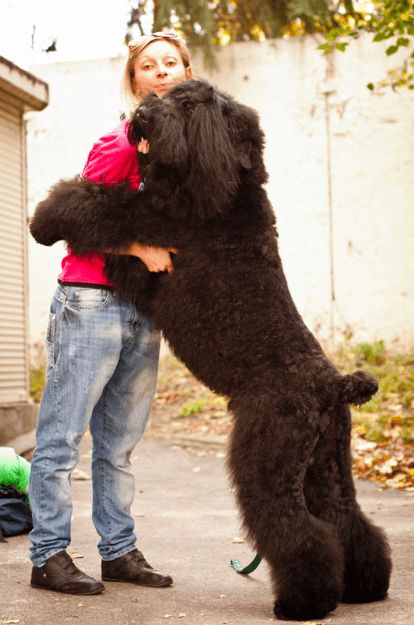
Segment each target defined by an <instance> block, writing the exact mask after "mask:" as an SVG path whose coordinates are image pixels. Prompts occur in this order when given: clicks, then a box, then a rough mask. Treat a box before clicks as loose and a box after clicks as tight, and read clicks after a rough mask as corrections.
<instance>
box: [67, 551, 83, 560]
mask: <svg viewBox="0 0 414 625" xmlns="http://www.w3.org/2000/svg"><path fill="white" fill-rule="evenodd" d="M68 555H69V556H70V557H71V558H72V560H76V559H77V558H83V557H84V556H83V555H82V554H81V553H78V552H77V551H68Z"/></svg>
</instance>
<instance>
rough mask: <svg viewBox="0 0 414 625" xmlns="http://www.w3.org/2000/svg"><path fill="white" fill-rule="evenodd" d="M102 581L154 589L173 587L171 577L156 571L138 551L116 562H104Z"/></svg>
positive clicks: (116, 559)
mask: <svg viewBox="0 0 414 625" xmlns="http://www.w3.org/2000/svg"><path fill="white" fill-rule="evenodd" d="M102 579H103V580H104V581H105V582H131V583H132V584H140V585H141V586H152V587H153V588H163V587H164V586H171V584H172V582H173V580H172V577H171V576H170V575H165V574H164V573H160V572H158V571H154V569H153V568H152V566H151V565H150V564H148V562H147V561H146V559H145V558H144V556H143V555H142V553H141V552H140V551H138V549H134V550H133V551H129V552H128V553H126V554H125V555H124V556H121V557H119V558H115V560H102Z"/></svg>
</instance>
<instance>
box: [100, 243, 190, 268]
mask: <svg viewBox="0 0 414 625" xmlns="http://www.w3.org/2000/svg"><path fill="white" fill-rule="evenodd" d="M104 251H105V253H106V254H118V255H122V256H125V255H126V256H135V257H136V258H139V259H140V260H142V262H143V263H144V265H145V266H146V268H147V269H148V271H151V272H153V273H158V272H161V271H168V273H171V272H172V271H174V267H173V264H172V261H171V256H170V253H172V254H178V250H177V248H174V247H169V248H164V247H154V246H149V245H141V244H140V243H131V245H130V246H129V247H128V248H124V249H118V250H113V249H110V250H104Z"/></svg>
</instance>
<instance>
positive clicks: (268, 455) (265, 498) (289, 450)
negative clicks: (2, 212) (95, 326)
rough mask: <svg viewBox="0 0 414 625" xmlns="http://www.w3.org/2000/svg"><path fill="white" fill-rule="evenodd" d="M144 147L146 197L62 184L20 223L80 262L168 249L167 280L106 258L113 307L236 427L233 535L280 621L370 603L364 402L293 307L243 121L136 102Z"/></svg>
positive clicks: (216, 101) (196, 102) (355, 378)
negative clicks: (361, 475)
mask: <svg viewBox="0 0 414 625" xmlns="http://www.w3.org/2000/svg"><path fill="white" fill-rule="evenodd" d="M142 132H144V133H145V135H146V137H147V138H148V139H149V141H150V145H151V151H150V159H149V163H148V164H147V166H146V167H145V171H144V174H145V190H144V191H142V192H140V193H136V192H133V191H131V190H130V189H129V188H128V187H127V185H115V186H113V187H105V186H103V185H99V184H93V183H91V182H89V181H87V180H84V179H82V178H79V177H78V178H75V179H73V180H68V181H61V182H59V183H58V184H57V185H56V186H55V187H54V188H52V190H51V191H50V194H49V196H48V197H47V198H46V200H44V201H43V202H41V203H40V204H39V205H38V207H37V209H36V212H35V215H34V217H33V220H32V222H31V226H30V228H31V233H32V235H33V236H34V238H35V239H36V240H37V241H39V242H40V243H43V244H45V245H51V244H52V243H54V242H55V241H57V240H60V239H63V240H65V241H67V243H68V244H69V246H70V247H71V249H73V250H74V251H75V252H76V253H78V254H82V253H86V252H89V251H99V250H108V249H114V248H119V247H125V246H127V245H129V244H130V243H131V242H133V241H136V240H137V241H139V242H141V243H144V244H148V245H158V246H164V247H177V248H178V249H179V254H178V255H177V256H176V257H175V258H174V272H173V273H172V274H162V275H154V274H149V273H148V272H147V271H146V270H145V267H144V265H143V264H142V263H141V262H140V261H139V260H137V259H135V258H132V257H128V256H118V255H113V254H112V255H108V257H107V264H106V270H107V273H108V275H109V277H110V278H111V279H112V281H113V282H114V284H115V285H116V289H117V291H118V292H119V293H120V294H121V295H122V296H124V297H136V298H137V301H138V305H139V306H140V307H141V309H142V311H143V312H144V313H145V314H146V315H148V316H149V317H150V318H151V319H152V320H153V322H154V323H155V324H156V325H157V326H158V327H159V328H161V329H162V331H163V334H164V336H165V338H166V340H167V341H168V343H169V345H170V346H171V348H172V350H173V351H174V352H175V354H176V355H177V356H178V357H179V358H180V359H181V360H182V361H183V362H184V363H185V364H186V365H187V366H188V368H189V369H190V370H191V371H192V372H193V373H194V374H195V375H196V376H197V377H198V378H199V380H201V381H202V382H203V383H204V384H206V385H208V386H209V387H210V388H211V389H213V390H214V391H215V392H217V393H220V394H222V395H225V396H227V397H228V398H229V407H230V409H231V411H232V413H233V414H234V430H233V434H232V440H231V444H230V452H229V460H228V464H229V469H230V474H231V477H232V481H233V483H234V486H235V490H236V493H237V498H238V502H239V505H240V509H241V514H242V518H243V521H244V526H245V528H246V531H247V534H248V536H249V538H250V540H251V542H252V544H253V546H254V547H255V549H257V551H258V552H259V553H260V554H261V555H262V556H263V557H264V558H265V559H266V560H267V562H268V563H269V565H270V569H271V574H272V579H273V582H274V590H275V594H276V603H275V607H274V611H275V614H276V616H277V617H278V618H283V619H293V620H307V619H312V618H323V617H325V616H326V615H327V614H328V613H329V612H330V611H331V610H333V609H334V608H335V606H336V605H337V603H338V601H341V600H342V601H345V602H368V601H376V600H379V599H383V598H384V597H385V596H386V594H387V591H388V585H389V578H390V572H391V560H390V551H389V547H388V543H387V540H386V538H385V535H384V533H383V532H382V530H381V529H379V528H378V527H376V526H374V525H373V524H372V523H371V522H370V521H369V520H368V519H367V518H366V517H365V516H364V514H363V513H362V512H361V510H360V507H359V505H358V503H357V502H356V499H355V488H354V484H353V479H352V474H351V455H350V430H351V418H350V410H349V404H350V403H356V404H359V403H363V402H365V401H367V400H368V399H369V398H370V397H371V396H372V394H373V393H375V392H376V390H377V383H376V381H375V380H374V378H372V377H371V376H370V375H369V374H367V373H364V372H361V371H358V372H356V373H354V374H352V375H345V376H342V375H340V373H339V372H338V371H337V370H336V368H335V367H334V366H333V364H332V363H331V362H330V361H329V360H328V359H327V357H326V356H325V355H324V353H323V351H322V349H321V347H320V345H319V344H318V342H317V341H316V339H315V338H314V336H313V335H312V334H311V332H310V331H309V330H308V329H307V327H306V326H305V324H304V322H303V320H302V318H301V316H300V315H299V313H298V311H297V309H296V307H295V304H294V302H293V301H292V298H291V295H290V292H289V289H288V286H287V283H286V279H285V276H284V273H283V269H282V264H281V260H280V257H279V254H278V247H277V233H276V229H275V219H274V213H273V210H272V208H271V206H270V203H269V201H268V198H267V195H266V192H265V190H264V188H263V184H264V183H265V182H266V177H267V175H266V171H265V168H264V164H263V159H262V150H263V143H264V139H263V133H262V131H261V130H260V127H259V123H258V117H257V114H256V112H255V111H253V110H252V109H250V108H248V107H246V106H243V105H242V104H240V103H238V102H236V101H235V100H234V99H233V98H231V97H230V96H228V95H227V94H224V93H222V92H220V91H218V90H216V89H214V88H213V87H212V86H211V85H209V84H208V83H207V82H205V81H186V82H184V83H182V84H180V85H178V86H176V87H174V88H173V89H172V90H171V91H170V92H169V93H168V94H167V96H166V97H165V98H163V99H159V98H157V97H156V96H148V98H146V100H145V101H144V103H143V104H142V105H141V107H139V109H138V110H137V112H136V114H135V117H134V119H133V122H132V126H131V135H132V136H131V140H134V138H136V137H137V136H138V135H139V134H140V133H142Z"/></svg>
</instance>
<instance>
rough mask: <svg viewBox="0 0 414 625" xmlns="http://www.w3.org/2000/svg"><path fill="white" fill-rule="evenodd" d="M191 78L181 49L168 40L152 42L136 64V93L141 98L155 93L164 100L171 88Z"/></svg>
mask: <svg viewBox="0 0 414 625" xmlns="http://www.w3.org/2000/svg"><path fill="white" fill-rule="evenodd" d="M187 78H191V69H190V68H185V67H184V63H183V60H182V58H181V54H180V51H179V49H178V48H177V47H176V46H175V45H174V44H173V43H170V42H169V41H167V40H166V39H160V40H159V41H152V42H151V43H149V44H148V45H147V46H146V47H145V48H144V49H143V50H142V52H141V53H140V54H139V56H138V57H137V59H136V61H135V63H134V78H133V82H132V86H133V89H134V92H135V93H136V94H137V95H139V96H140V97H141V98H145V96H146V95H148V94H149V93H155V94H156V95H157V96H159V97H160V98H162V97H163V96H164V95H165V94H166V93H167V91H168V90H169V89H171V87H173V86H174V85H176V84H178V83H179V82H182V81H183V80H186V79H187Z"/></svg>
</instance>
